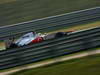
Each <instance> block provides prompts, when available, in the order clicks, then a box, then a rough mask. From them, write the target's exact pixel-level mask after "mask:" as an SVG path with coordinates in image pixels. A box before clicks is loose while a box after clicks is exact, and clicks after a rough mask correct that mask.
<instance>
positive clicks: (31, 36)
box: [6, 31, 72, 48]
mask: <svg viewBox="0 0 100 75" xmlns="http://www.w3.org/2000/svg"><path fill="white" fill-rule="evenodd" d="M71 32H72V31H68V32H56V33H51V34H47V33H44V34H42V33H35V32H29V33H27V34H24V35H23V36H21V37H20V38H19V39H17V40H16V41H14V40H13V41H9V43H7V44H6V48H17V47H22V46H25V45H29V44H34V43H38V42H41V41H43V40H48V39H53V38H59V37H63V36H65V35H69V34H70V33H71Z"/></svg>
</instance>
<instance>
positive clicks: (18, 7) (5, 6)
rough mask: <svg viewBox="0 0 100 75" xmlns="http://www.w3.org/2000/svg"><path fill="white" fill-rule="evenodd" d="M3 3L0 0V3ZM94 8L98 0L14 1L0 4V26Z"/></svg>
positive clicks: (99, 2)
mask: <svg viewBox="0 0 100 75" xmlns="http://www.w3.org/2000/svg"><path fill="white" fill-rule="evenodd" d="M3 1H4V0H1V2H3ZM6 1H7V0H6ZM96 6H100V1H99V0H16V1H12V2H8V3H7V2H4V3H2V4H0V18H1V19H0V26H3V25H9V24H14V23H19V22H24V21H29V20H33V19H38V18H43V17H48V16H53V15H58V14H64V13H68V12H72V11H76V10H81V9H86V8H91V7H96Z"/></svg>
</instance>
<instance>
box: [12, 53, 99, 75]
mask: <svg viewBox="0 0 100 75" xmlns="http://www.w3.org/2000/svg"><path fill="white" fill-rule="evenodd" d="M99 70H100V54H98V55H92V56H87V57H84V58H79V59H74V60H69V61H65V62H62V63H58V64H54V65H50V66H45V67H41V68H36V69H27V70H23V71H20V72H16V73H13V74H11V75H100V71H99Z"/></svg>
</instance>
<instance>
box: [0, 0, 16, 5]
mask: <svg viewBox="0 0 100 75" xmlns="http://www.w3.org/2000/svg"><path fill="white" fill-rule="evenodd" d="M13 1H16V0H0V4H4V3H10V2H13Z"/></svg>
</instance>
